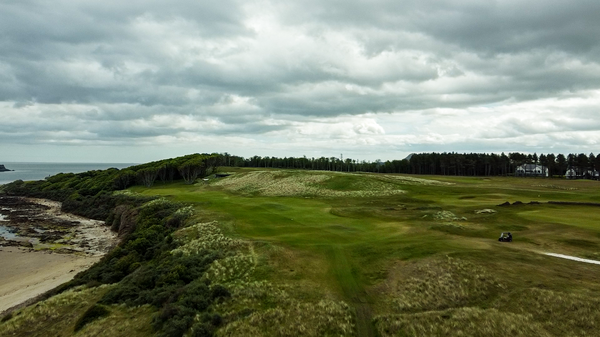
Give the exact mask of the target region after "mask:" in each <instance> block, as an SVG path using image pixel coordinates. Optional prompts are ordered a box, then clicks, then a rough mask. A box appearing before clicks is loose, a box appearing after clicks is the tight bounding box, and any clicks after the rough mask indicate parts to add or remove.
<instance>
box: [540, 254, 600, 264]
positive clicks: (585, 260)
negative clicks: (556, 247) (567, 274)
mask: <svg viewBox="0 0 600 337" xmlns="http://www.w3.org/2000/svg"><path fill="white" fill-rule="evenodd" d="M542 254H544V255H548V256H554V257H558V258H561V259H567V260H573V261H578V262H585V263H593V264H600V261H596V260H589V259H582V258H580V257H577V256H571V255H564V254H556V253H542Z"/></svg>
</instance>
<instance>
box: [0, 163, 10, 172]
mask: <svg viewBox="0 0 600 337" xmlns="http://www.w3.org/2000/svg"><path fill="white" fill-rule="evenodd" d="M8 171H12V170H9V169H7V168H6V167H4V165H0V172H8Z"/></svg>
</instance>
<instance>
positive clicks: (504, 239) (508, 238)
mask: <svg viewBox="0 0 600 337" xmlns="http://www.w3.org/2000/svg"><path fill="white" fill-rule="evenodd" d="M498 241H500V242H512V234H510V232H508V233H507V234H506V235H504V232H502V233H500V238H498Z"/></svg>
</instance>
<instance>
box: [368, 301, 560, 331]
mask: <svg viewBox="0 0 600 337" xmlns="http://www.w3.org/2000/svg"><path fill="white" fill-rule="evenodd" d="M375 326H376V328H377V332H378V333H379V334H380V335H381V336H382V337H387V336H415V337H417V336H419V337H421V336H423V337H425V336H457V337H458V336H473V337H493V336H498V337H503V336H517V337H518V336H523V337H524V336H539V337H550V336H552V335H551V334H549V333H548V332H547V331H545V330H544V328H543V326H542V325H541V324H539V323H537V322H535V320H533V319H532V317H531V316H530V315H518V314H513V313H506V312H501V311H498V310H496V309H481V308H460V309H449V310H444V311H429V312H424V313H416V314H403V315H384V316H379V317H377V318H376V319H375Z"/></svg>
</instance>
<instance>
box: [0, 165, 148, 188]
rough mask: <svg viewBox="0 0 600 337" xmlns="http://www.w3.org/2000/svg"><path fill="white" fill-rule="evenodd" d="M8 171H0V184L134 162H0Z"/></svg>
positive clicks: (116, 166) (123, 166) (122, 166)
mask: <svg viewBox="0 0 600 337" xmlns="http://www.w3.org/2000/svg"><path fill="white" fill-rule="evenodd" d="M0 164H2V165H4V166H5V167H6V168H7V169H9V170H14V171H10V172H0V185H4V184H8V183H10V182H13V181H15V180H19V179H21V180H23V181H29V180H42V179H45V178H46V177H49V176H53V175H55V174H58V173H81V172H86V171H92V170H105V169H108V168H111V167H114V168H118V169H123V168H126V167H129V166H133V165H137V164H136V163H14V162H0Z"/></svg>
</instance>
